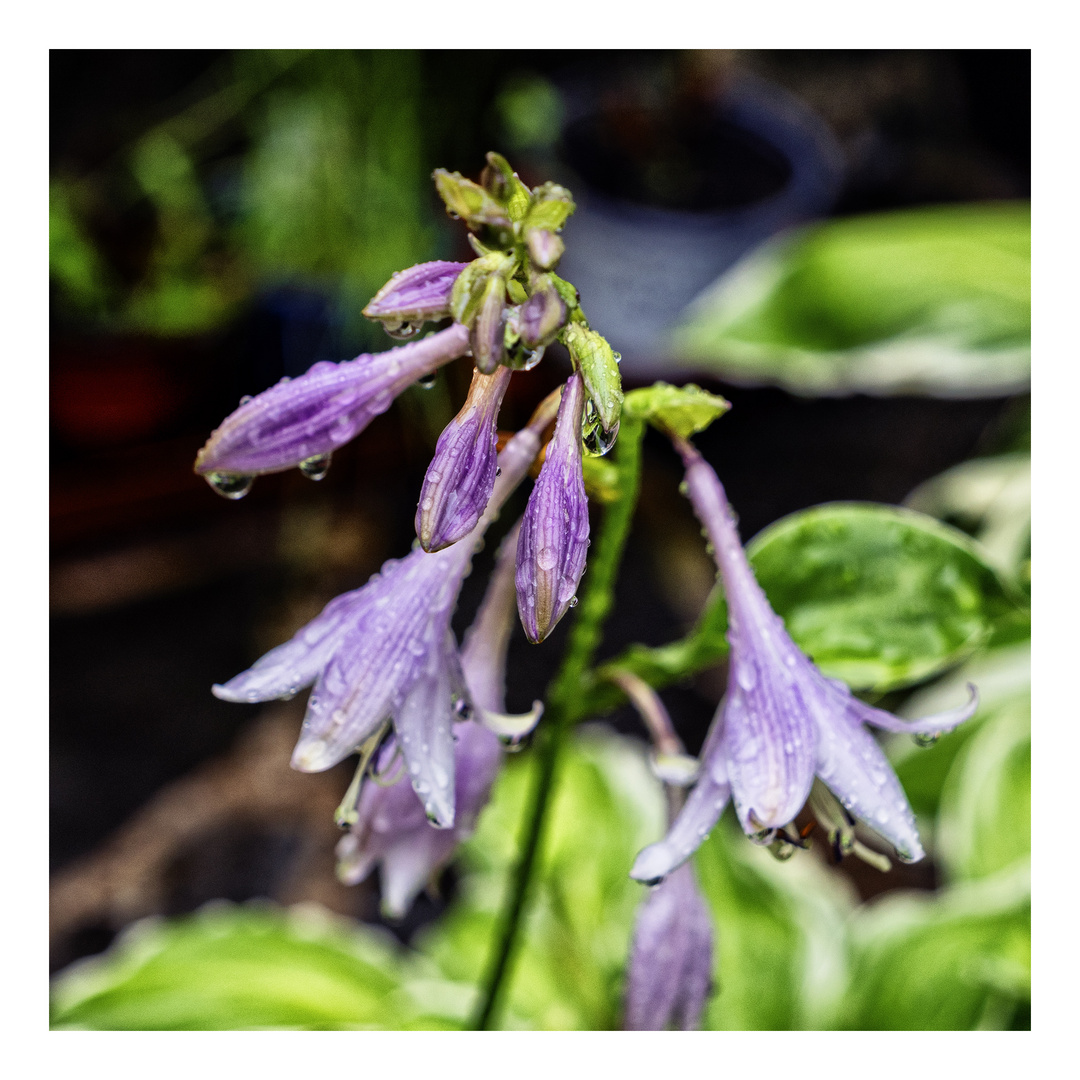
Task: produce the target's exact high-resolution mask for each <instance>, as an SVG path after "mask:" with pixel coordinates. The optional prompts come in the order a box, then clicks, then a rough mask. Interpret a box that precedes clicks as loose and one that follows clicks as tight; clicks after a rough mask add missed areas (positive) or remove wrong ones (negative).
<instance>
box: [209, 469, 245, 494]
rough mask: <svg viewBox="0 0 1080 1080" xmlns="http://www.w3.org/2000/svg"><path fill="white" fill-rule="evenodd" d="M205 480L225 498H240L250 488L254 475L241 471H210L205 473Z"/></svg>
mask: <svg viewBox="0 0 1080 1080" xmlns="http://www.w3.org/2000/svg"><path fill="white" fill-rule="evenodd" d="M206 482H207V483H208V484H209V485H210V486H211V487H212V488H213V489H214V490H215V491H216V492H217V493H218V494H219V495H221V496H222V497H223V498H225V499H242V498H243V497H244V496H245V495H246V494H247V493H248V492H249V491H250V490H251V485H252V484H254V483H255V477H254V476H246V475H244V474H243V473H227V472H212V473H207V474H206Z"/></svg>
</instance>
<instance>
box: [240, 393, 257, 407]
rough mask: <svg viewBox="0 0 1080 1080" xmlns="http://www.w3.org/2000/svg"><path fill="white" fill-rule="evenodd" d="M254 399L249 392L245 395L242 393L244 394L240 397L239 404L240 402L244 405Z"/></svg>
mask: <svg viewBox="0 0 1080 1080" xmlns="http://www.w3.org/2000/svg"><path fill="white" fill-rule="evenodd" d="M254 400H255V399H254V398H253V397H252V396H251V394H245V395H244V396H243V397H242V398H241V399H240V404H241V405H246V404H247V403H248V402H249V401H254Z"/></svg>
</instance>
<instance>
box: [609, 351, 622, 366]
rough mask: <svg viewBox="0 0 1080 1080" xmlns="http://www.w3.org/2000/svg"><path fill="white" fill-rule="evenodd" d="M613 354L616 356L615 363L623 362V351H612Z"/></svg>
mask: <svg viewBox="0 0 1080 1080" xmlns="http://www.w3.org/2000/svg"><path fill="white" fill-rule="evenodd" d="M611 355H612V356H613V357H614V358H615V363H616V364H621V363H622V353H618V352H617V353H612V354H611Z"/></svg>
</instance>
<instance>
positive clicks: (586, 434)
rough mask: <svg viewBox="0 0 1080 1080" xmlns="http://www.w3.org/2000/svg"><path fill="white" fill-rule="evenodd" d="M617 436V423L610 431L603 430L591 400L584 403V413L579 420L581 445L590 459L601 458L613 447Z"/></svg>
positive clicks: (616, 422)
mask: <svg viewBox="0 0 1080 1080" xmlns="http://www.w3.org/2000/svg"><path fill="white" fill-rule="evenodd" d="M618 435H619V422H618V421H617V420H616V421H615V426H614V427H613V428H612V429H611V430H610V431H605V430H604V425H603V424H602V423H601V422H600V414H599V412H597V409H596V406H595V405H594V404H593V403H592V400H591V399H590V400H589V401H587V402H585V412H584V415H583V416H582V419H581V444H582V446H583V447H584V449H585V453H587V454H589V455H590V456H591V457H603V456H604V455H605V454H606V453H607V452H608V451H609V450H610V449H611V448H612V447H613V446H614V445H615V440H616V438H617V437H618Z"/></svg>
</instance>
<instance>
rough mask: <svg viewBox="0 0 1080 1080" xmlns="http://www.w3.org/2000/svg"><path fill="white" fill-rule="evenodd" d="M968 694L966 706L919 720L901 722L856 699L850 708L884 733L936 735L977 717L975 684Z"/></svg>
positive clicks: (969, 687)
mask: <svg viewBox="0 0 1080 1080" xmlns="http://www.w3.org/2000/svg"><path fill="white" fill-rule="evenodd" d="M968 693H969V694H970V695H971V696H970V697H969V698H968V700H967V702H966V704H964V705H958V706H957V707H956V708H955V709H947V710H946V711H945V712H941V713H935V714H934V715H933V716H922V717H919V718H918V719H917V720H901V719H900V717H899V716H893V714H892V713H890V712H885V710H884V709H875V708H874V707H873V706H872V705H867V704H865V702H862V701H859V699H858V698H855V697H853V698H852V700H851V704H850V705H849V708H850V709H852V710H853V711H854V712H855V714H856V715H857V716H858V718H859V719H860V720H861V721H862V722H863V723H864V724H873V725H874V727H878V728H881V729H882V730H884V731H894V732H897V733H898V734H901V735H936V734H938V733H939V732H944V731H952V729H953V728H954V727H957V726H958V725H959V724H962V723H963V722H964V721H965V720H970V719H971V717H973V716H974V715H975V712H976V710H977V709H978V708H979V691H978V688H977V687H976V686H975V684H974V683H968Z"/></svg>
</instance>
